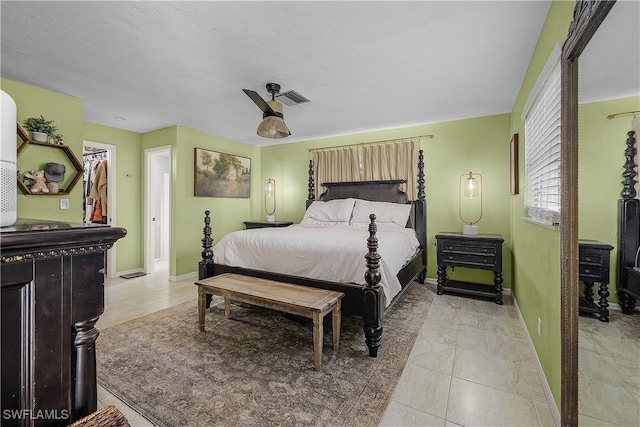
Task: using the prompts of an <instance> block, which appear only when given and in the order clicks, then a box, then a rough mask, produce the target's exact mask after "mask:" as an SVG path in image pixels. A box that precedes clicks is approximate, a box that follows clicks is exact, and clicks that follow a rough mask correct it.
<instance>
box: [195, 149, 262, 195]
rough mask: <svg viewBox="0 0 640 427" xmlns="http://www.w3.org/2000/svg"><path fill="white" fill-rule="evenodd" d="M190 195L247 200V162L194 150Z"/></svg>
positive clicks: (221, 154) (234, 156)
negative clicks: (191, 192) (191, 193)
mask: <svg viewBox="0 0 640 427" xmlns="http://www.w3.org/2000/svg"><path fill="white" fill-rule="evenodd" d="M193 194H194V196H196V197H232V198H244V199H247V198H249V197H250V196H251V159H250V158H248V157H242V156H238V155H235V154H227V153H221V152H219V151H213V150H208V149H206V148H195V149H194V162H193Z"/></svg>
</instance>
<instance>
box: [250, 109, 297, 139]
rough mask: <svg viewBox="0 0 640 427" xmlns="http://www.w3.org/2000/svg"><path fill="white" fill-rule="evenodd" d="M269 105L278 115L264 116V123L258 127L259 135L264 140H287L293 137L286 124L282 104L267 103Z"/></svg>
mask: <svg viewBox="0 0 640 427" xmlns="http://www.w3.org/2000/svg"><path fill="white" fill-rule="evenodd" d="M267 104H268V105H269V107H271V109H272V110H273V111H274V112H275V113H276V115H275V116H274V115H273V114H271V113H269V114H267V113H265V114H263V115H262V122H261V123H260V124H259V125H258V131H257V134H258V135H259V136H261V137H263V138H286V137H288V136H289V135H291V132H290V131H289V128H288V127H287V125H286V124H285V123H284V119H283V117H284V115H283V114H282V104H281V103H280V102H278V101H273V100H272V101H267Z"/></svg>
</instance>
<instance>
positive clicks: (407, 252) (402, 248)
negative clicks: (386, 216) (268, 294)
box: [213, 224, 420, 306]
mask: <svg viewBox="0 0 640 427" xmlns="http://www.w3.org/2000/svg"><path fill="white" fill-rule="evenodd" d="M368 237H369V231H368V229H367V227H364V226H353V225H351V226H346V225H345V226H324V227H323V226H311V225H301V224H296V225H292V226H289V227H284V228H258V229H251V230H242V231H235V232H233V233H230V234H227V235H226V236H224V237H223V238H222V239H220V241H219V242H218V243H217V244H216V245H215V247H214V248H213V257H214V261H215V263H216V264H224V265H229V266H234V267H244V268H250V269H254V270H263V271H271V272H275V273H282V274H289V275H294V276H302V277H309V278H314V279H321V280H328V281H331V282H340V283H357V284H362V285H364V284H366V282H365V280H364V274H365V272H366V270H367V268H366V261H365V259H364V256H365V255H366V254H367V252H368V249H367V238H368ZM376 237H377V238H378V253H379V254H380V256H381V257H382V259H381V262H380V269H379V271H380V274H381V281H380V284H381V285H382V289H383V291H384V296H385V306H386V305H389V303H390V302H391V300H392V299H393V297H394V296H395V295H396V294H397V293H398V292H400V290H401V286H400V282H399V281H398V278H397V277H396V275H397V273H398V271H400V269H401V268H402V266H403V265H404V264H405V263H406V262H407V261H408V260H410V259H411V257H412V256H413V255H414V254H415V253H416V252H417V250H418V248H419V246H420V244H419V242H418V239H417V238H416V236H415V232H414V231H413V230H412V229H410V228H403V227H398V226H384V225H382V226H378V232H377V233H376Z"/></svg>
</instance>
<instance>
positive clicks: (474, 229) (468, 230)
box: [462, 225, 478, 236]
mask: <svg viewBox="0 0 640 427" xmlns="http://www.w3.org/2000/svg"><path fill="white" fill-rule="evenodd" d="M462 234H468V235H473V236H475V235H477V234H478V226H477V225H463V226H462Z"/></svg>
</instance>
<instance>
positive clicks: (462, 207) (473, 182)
mask: <svg viewBox="0 0 640 427" xmlns="http://www.w3.org/2000/svg"><path fill="white" fill-rule="evenodd" d="M459 184H460V187H459V195H458V215H460V219H461V220H462V222H463V223H464V226H463V227H462V232H463V234H478V227H477V226H476V225H474V224H477V223H478V222H479V221H480V219H482V192H483V190H482V175H480V174H479V173H473V172H469V173H463V174H462V175H460V182H459ZM469 218H471V219H469Z"/></svg>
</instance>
